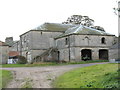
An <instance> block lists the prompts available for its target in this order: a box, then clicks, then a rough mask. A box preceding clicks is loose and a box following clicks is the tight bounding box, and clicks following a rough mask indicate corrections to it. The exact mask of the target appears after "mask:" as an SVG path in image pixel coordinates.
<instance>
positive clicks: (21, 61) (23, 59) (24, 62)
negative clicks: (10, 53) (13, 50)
mask: <svg viewBox="0 0 120 90" xmlns="http://www.w3.org/2000/svg"><path fill="white" fill-rule="evenodd" d="M17 57H18V61H17V64H26V63H27V59H26V58H25V57H24V56H17Z"/></svg>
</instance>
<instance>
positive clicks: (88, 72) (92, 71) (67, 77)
mask: <svg viewBox="0 0 120 90" xmlns="http://www.w3.org/2000/svg"><path fill="white" fill-rule="evenodd" d="M118 72H119V70H118V64H103V65H94V66H89V67H84V68H78V69H75V70H72V71H70V72H66V73H65V74H63V75H62V76H60V77H58V78H57V79H56V80H55V82H54V83H53V86H54V87H55V88H118V82H120V79H118Z"/></svg>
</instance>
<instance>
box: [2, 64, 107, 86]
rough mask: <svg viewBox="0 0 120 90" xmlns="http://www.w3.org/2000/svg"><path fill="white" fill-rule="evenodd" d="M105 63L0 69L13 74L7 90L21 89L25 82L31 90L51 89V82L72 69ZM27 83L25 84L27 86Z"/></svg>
mask: <svg viewBox="0 0 120 90" xmlns="http://www.w3.org/2000/svg"><path fill="white" fill-rule="evenodd" d="M106 63H107V62H105V63H90V64H77V65H64V66H46V67H17V68H2V69H5V70H11V71H12V72H13V78H14V79H13V80H12V81H11V82H10V83H9V84H8V86H7V88H21V87H23V86H24V85H25V84H26V82H28V83H29V85H32V88H52V85H51V83H52V81H54V80H55V78H56V77H58V76H60V75H61V74H63V73H64V72H66V71H69V70H71V69H74V68H80V67H86V66H91V65H96V64H106ZM28 83H27V84H28Z"/></svg>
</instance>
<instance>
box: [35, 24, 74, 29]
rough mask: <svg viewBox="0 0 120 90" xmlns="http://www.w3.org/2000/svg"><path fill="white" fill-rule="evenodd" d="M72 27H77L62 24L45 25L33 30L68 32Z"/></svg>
mask: <svg viewBox="0 0 120 90" xmlns="http://www.w3.org/2000/svg"><path fill="white" fill-rule="evenodd" d="M72 27H75V25H72V24H60V23H44V24H42V25H40V26H38V27H37V28H35V29H33V30H49V31H66V30H67V29H69V28H72Z"/></svg>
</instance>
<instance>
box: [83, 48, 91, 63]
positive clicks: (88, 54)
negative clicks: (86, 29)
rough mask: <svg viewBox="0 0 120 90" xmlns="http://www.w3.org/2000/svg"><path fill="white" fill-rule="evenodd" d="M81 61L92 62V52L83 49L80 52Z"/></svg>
mask: <svg viewBox="0 0 120 90" xmlns="http://www.w3.org/2000/svg"><path fill="white" fill-rule="evenodd" d="M81 59H82V60H84V61H86V60H92V52H91V50H90V49H83V50H82V51H81Z"/></svg>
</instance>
